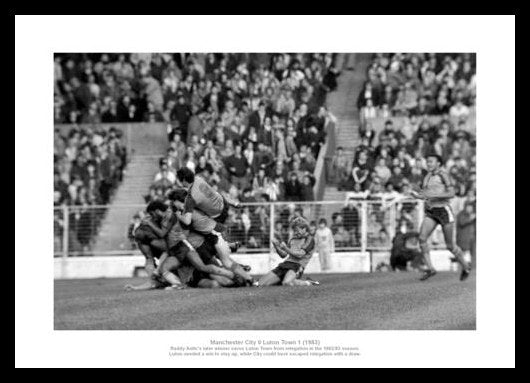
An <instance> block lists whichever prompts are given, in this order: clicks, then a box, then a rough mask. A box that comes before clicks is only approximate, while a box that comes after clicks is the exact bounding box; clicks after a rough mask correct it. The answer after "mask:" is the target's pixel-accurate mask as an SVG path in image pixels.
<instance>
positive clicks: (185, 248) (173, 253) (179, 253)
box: [168, 240, 193, 262]
mask: <svg viewBox="0 0 530 383" xmlns="http://www.w3.org/2000/svg"><path fill="white" fill-rule="evenodd" d="M190 250H193V247H191V245H190V244H189V243H188V241H186V240H183V241H180V242H179V243H177V244H176V245H175V246H173V247H172V248H171V249H169V252H168V255H169V256H170V257H175V258H177V259H178V260H179V261H180V262H183V261H184V260H185V259H186V255H188V252H189V251H190Z"/></svg>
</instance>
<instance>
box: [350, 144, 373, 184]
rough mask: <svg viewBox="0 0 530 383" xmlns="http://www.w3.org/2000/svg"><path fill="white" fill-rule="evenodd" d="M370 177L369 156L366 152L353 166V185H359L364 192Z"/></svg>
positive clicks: (361, 154)
mask: <svg viewBox="0 0 530 383" xmlns="http://www.w3.org/2000/svg"><path fill="white" fill-rule="evenodd" d="M369 175H370V168H369V165H368V155H367V154H366V152H365V151H363V152H361V153H360V154H359V158H358V159H357V161H356V162H355V163H354V164H353V167H352V173H351V178H350V180H351V185H352V188H353V185H355V184H359V185H360V186H361V189H362V190H366V188H367V187H368V183H369V180H368V176H369Z"/></svg>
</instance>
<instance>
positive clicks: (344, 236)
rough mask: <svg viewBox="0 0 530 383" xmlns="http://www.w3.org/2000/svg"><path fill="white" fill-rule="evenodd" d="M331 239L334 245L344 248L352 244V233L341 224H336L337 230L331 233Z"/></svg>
mask: <svg viewBox="0 0 530 383" xmlns="http://www.w3.org/2000/svg"><path fill="white" fill-rule="evenodd" d="M333 240H334V242H335V246H336V247H340V248H344V247H352V246H353V241H352V235H351V234H350V232H348V231H347V230H346V229H345V228H344V226H342V225H338V226H337V231H336V233H335V234H334V235H333Z"/></svg>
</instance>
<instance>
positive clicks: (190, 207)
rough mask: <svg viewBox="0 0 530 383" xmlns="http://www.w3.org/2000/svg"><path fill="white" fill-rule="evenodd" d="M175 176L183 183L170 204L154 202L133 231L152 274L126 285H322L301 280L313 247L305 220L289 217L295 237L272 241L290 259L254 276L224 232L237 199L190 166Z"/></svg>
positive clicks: (144, 286) (149, 272)
mask: <svg viewBox="0 0 530 383" xmlns="http://www.w3.org/2000/svg"><path fill="white" fill-rule="evenodd" d="M177 178H178V180H179V183H180V184H181V185H182V188H180V189H175V190H172V191H171V192H170V193H169V196H168V197H169V206H168V205H166V204H165V203H163V202H160V201H153V202H151V203H150V204H149V205H148V206H147V209H146V210H147V217H146V218H145V219H144V220H143V221H142V223H141V224H140V226H139V227H138V228H137V229H136V231H135V233H134V236H135V239H136V242H137V243H138V247H139V249H140V251H141V252H142V254H143V255H144V256H145V258H146V267H145V269H146V271H147V273H148V275H149V277H150V278H149V280H148V281H147V282H145V283H143V284H141V285H137V286H132V285H128V286H126V289H128V290H151V289H160V288H165V289H182V288H185V287H201V288H216V287H239V286H257V287H258V286H273V285H278V284H283V285H291V286H294V285H296V286H310V285H316V284H318V282H316V281H313V280H310V279H304V280H302V279H301V276H302V274H303V272H304V268H305V267H306V265H307V264H308V262H309V260H310V259H311V256H312V254H313V250H314V247H315V241H314V238H313V236H311V235H310V233H309V224H308V223H307V221H306V220H305V219H303V218H297V219H295V220H293V221H292V222H291V227H292V230H293V238H291V240H290V241H289V244H285V243H280V242H279V241H273V245H274V247H275V248H276V251H277V252H278V254H279V255H280V257H282V258H287V259H286V260H285V262H283V263H281V264H280V265H278V267H276V268H275V269H274V270H272V271H271V272H270V273H269V274H267V275H265V276H264V277H262V278H261V279H260V280H254V279H253V277H252V276H251V275H250V274H249V271H250V267H248V266H245V265H241V264H239V263H237V262H235V261H234V260H233V259H232V258H231V253H232V252H235V251H237V248H238V247H239V244H238V243H237V242H236V243H230V242H228V241H227V240H226V239H225V238H224V236H223V232H224V231H225V226H224V222H225V220H226V219H227V217H228V209H229V207H230V206H234V207H238V205H239V204H238V203H237V202H235V201H231V200H229V199H227V197H223V196H222V195H221V194H219V193H218V192H216V191H215V190H214V189H213V188H212V187H211V186H210V185H209V184H208V183H207V182H206V181H205V180H204V179H203V178H201V177H200V176H195V174H194V173H193V171H191V170H190V169H188V168H181V169H179V170H178V172H177Z"/></svg>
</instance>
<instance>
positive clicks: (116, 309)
mask: <svg viewBox="0 0 530 383" xmlns="http://www.w3.org/2000/svg"><path fill="white" fill-rule="evenodd" d="M311 277H312V278H313V279H316V280H318V281H320V282H321V285H320V286H311V287H268V288H252V287H246V288H231V289H215V290H208V289H185V290H180V291H163V290H162V291H160V290H159V291H145V292H125V291H123V287H124V285H125V284H127V283H135V284H136V283H141V282H142V281H144V279H141V278H136V279H134V278H129V279H95V280H58V281H55V291H54V295H55V298H54V299H55V306H54V316H55V318H54V319H55V323H54V327H55V329H56V330H474V329H476V308H475V306H476V305H475V297H476V290H475V275H474V274H473V275H472V276H471V277H470V278H469V279H468V280H467V281H465V282H460V281H459V280H458V274H456V273H449V272H448V273H439V274H438V275H436V276H435V277H433V278H431V279H430V280H429V281H427V282H419V281H418V277H419V274H417V273H373V274H326V275H311Z"/></svg>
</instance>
